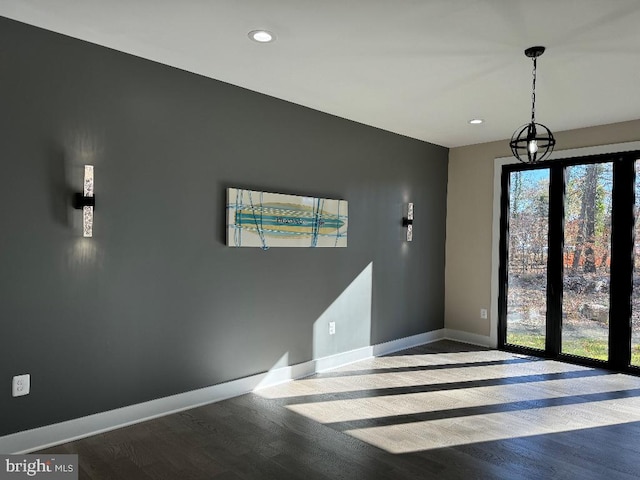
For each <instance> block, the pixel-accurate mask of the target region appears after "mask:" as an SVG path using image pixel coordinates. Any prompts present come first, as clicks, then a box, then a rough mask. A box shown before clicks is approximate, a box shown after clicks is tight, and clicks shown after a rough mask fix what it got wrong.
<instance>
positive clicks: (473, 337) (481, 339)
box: [444, 328, 495, 348]
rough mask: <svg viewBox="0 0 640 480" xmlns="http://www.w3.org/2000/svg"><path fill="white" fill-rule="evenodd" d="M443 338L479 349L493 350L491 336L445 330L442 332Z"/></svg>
mask: <svg viewBox="0 0 640 480" xmlns="http://www.w3.org/2000/svg"><path fill="white" fill-rule="evenodd" d="M444 338H445V339H447V340H453V341H456V342H461V343H468V344H470V345H479V346H481V347H489V348H495V345H494V343H493V342H494V339H493V338H492V337H491V336H488V337H487V336H486V335H478V334H477V333H469V332H463V331H462V330H452V329H450V328H446V329H445V330H444Z"/></svg>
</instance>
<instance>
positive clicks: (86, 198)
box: [73, 165, 96, 237]
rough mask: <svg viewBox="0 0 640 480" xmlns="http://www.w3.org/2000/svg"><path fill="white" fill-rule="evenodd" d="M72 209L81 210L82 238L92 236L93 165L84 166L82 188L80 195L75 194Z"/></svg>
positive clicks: (94, 198) (94, 199) (93, 204)
mask: <svg viewBox="0 0 640 480" xmlns="http://www.w3.org/2000/svg"><path fill="white" fill-rule="evenodd" d="M73 206H74V208H77V209H78V210H79V209H82V236H83V237H92V236H93V209H94V208H95V206H96V197H95V196H94V195H93V165H85V166H84V187H83V191H82V193H76V194H75V197H74V199H73Z"/></svg>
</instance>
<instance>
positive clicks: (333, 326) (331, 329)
mask: <svg viewBox="0 0 640 480" xmlns="http://www.w3.org/2000/svg"><path fill="white" fill-rule="evenodd" d="M335 334H336V322H329V335H335Z"/></svg>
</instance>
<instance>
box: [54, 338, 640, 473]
mask: <svg viewBox="0 0 640 480" xmlns="http://www.w3.org/2000/svg"><path fill="white" fill-rule="evenodd" d="M41 453H78V454H79V465H80V478H81V479H85V478H86V479H93V480H98V479H100V480H101V479H126V480H134V479H172V480H173V479H176V480H177V479H180V480H182V479H184V480H190V479H193V480H195V479H217V480H230V479H278V480H289V479H304V480H312V479H365V480H374V479H394V480H397V479H418V478H419V479H429V478H433V479H476V478H477V479H509V480H511V479H536V480H539V479H608V480H617V479H631V478H640V377H633V376H629V375H623V374H617V373H612V372H608V371H604V370H598V369H592V368H587V367H581V366H576V365H569V364H563V363H559V362H555V361H548V360H542V359H537V358H531V357H526V356H523V355H517V354H512V353H506V352H499V351H495V350H487V349H483V348H480V347H472V346H469V345H463V344H459V343H455V342H449V341H442V342H436V343H433V344H429V345H425V346H421V347H418V348H414V349H411V350H406V351H403V352H400V353H396V354H393V355H390V356H386V357H379V358H374V359H369V360H365V361H362V362H358V363H355V364H351V365H348V366H346V367H343V368H340V369H336V370H332V371H329V372H326V373H322V374H318V375H315V376H313V377H309V378H305V379H301V380H297V381H294V382H289V383H286V384H282V385H278V386H275V387H269V388H266V389H263V390H259V391H257V392H254V393H252V394H248V395H243V396H241V397H237V398H233V399H230V400H226V401H223V402H219V403H215V404H211V405H207V406H204V407H200V408H195V409H192V410H188V411H185V412H182V413H178V414H173V415H169V416H166V417H163V418H159V419H156V420H152V421H148V422H144V423H141V424H138V425H134V426H131V427H127V428H122V429H119V430H116V431H113V432H109V433H105V434H101V435H96V436H93V437H90V438H86V439H83V440H79V441H76V442H72V443H68V444H65V445H61V446H58V447H54V448H51V449H48V450H45V451H43V452H41Z"/></svg>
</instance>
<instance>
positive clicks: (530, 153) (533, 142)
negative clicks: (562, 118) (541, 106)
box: [509, 47, 556, 163]
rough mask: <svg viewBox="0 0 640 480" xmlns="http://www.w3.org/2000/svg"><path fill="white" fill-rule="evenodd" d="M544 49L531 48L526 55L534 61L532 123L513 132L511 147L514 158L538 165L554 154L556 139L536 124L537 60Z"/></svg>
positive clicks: (542, 126)
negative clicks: (537, 163)
mask: <svg viewBox="0 0 640 480" xmlns="http://www.w3.org/2000/svg"><path fill="white" fill-rule="evenodd" d="M544 50H545V48H544V47H530V48H527V49H526V50H525V51H524V54H525V55H526V56H527V57H529V58H532V59H533V87H532V93H531V122H529V123H527V124H526V125H522V126H521V127H518V129H517V130H516V131H515V132H513V135H512V137H511V141H510V142H509V146H510V147H511V152H512V153H513V156H514V157H516V158H517V159H518V160H520V161H521V162H525V163H536V162H541V161H542V160H546V159H547V158H549V155H551V152H553V147H555V145H556V139H555V138H553V133H551V130H549V129H548V128H547V127H546V126H544V125H542V124H541V123H536V70H537V58H538V57H539V56H540V55H542V54H543V53H544Z"/></svg>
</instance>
